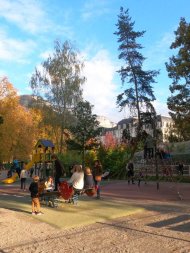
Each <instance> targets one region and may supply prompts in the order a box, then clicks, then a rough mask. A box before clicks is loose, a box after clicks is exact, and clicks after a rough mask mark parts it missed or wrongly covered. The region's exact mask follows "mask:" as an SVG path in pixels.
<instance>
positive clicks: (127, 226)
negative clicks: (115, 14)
mask: <svg viewBox="0 0 190 253" xmlns="http://www.w3.org/2000/svg"><path fill="white" fill-rule="evenodd" d="M176 187H177V188H176ZM188 188H189V186H188V184H185V183H184V184H180V185H179V186H177V185H175V184H173V183H168V182H167V183H162V182H160V189H159V190H157V189H156V183H155V182H148V183H147V184H146V185H145V184H144V183H142V184H141V186H140V187H138V186H137V184H134V185H132V184H131V185H128V183H127V181H124V180H123V181H105V182H104V181H103V182H102V199H101V200H97V199H95V198H94V197H92V198H89V197H88V196H81V197H80V199H79V204H78V205H77V206H75V205H69V204H66V203H63V204H62V205H60V206H59V207H58V208H52V207H47V206H45V205H42V211H43V212H44V215H42V216H34V217H33V216H31V203H30V202H31V200H30V196H29V192H28V191H26V192H23V191H22V192H21V191H20V189H19V185H18V182H16V183H14V184H1V193H0V199H1V201H0V212H1V218H0V222H1V240H0V250H1V251H0V252H27V253H28V252H95V251H97V250H98V251H99V252H176V253H177V252H190V240H189V239H188V238H189V235H190V226H189V224H190V216H189V211H190V210H189V209H190V208H189V203H190V196H189V189H188ZM179 189H180V192H181V195H182V196H183V198H182V200H180V199H179V196H178V194H177V190H179ZM7 234H8V235H9V236H7ZM23 236H24V240H23Z"/></svg>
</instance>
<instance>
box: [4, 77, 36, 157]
mask: <svg viewBox="0 0 190 253" xmlns="http://www.w3.org/2000/svg"><path fill="white" fill-rule="evenodd" d="M0 114H1V115H2V116H3V120H4V122H3V124H1V125H0V132H1V138H0V140H1V145H0V161H10V160H11V159H12V157H13V156H17V158H18V159H28V158H29V155H30V154H31V153H32V149H33V146H34V142H35V134H36V130H37V128H36V127H35V122H34V121H33V114H32V113H31V112H30V111H29V110H26V108H24V107H23V106H21V105H20V103H19V99H18V95H17V93H16V90H15V89H14V87H13V86H12V84H11V83H10V82H9V81H8V79H7V78H3V79H1V80H0Z"/></svg>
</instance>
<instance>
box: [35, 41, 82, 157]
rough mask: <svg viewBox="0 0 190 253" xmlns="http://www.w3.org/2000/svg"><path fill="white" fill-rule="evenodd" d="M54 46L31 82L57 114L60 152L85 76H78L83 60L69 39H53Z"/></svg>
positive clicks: (36, 91) (80, 94) (79, 98)
mask: <svg viewBox="0 0 190 253" xmlns="http://www.w3.org/2000/svg"><path fill="white" fill-rule="evenodd" d="M54 49H55V51H54V53H53V56H49V58H48V59H47V60H46V61H44V62H43V63H42V66H43V72H42V71H40V70H37V69H36V70H35V73H34V74H33V76H32V78H31V82H30V83H31V87H32V89H33V91H34V94H35V95H41V97H43V98H45V99H47V101H48V104H49V106H51V107H52V108H53V110H54V111H55V112H56V113H57V114H58V115H59V117H58V118H59V124H60V128H61V134H60V150H59V152H60V153H61V152H62V150H63V143H64V140H63V138H64V129H65V127H66V126H67V124H68V122H67V120H68V115H69V114H70V113H71V110H72V108H74V107H75V106H76V104H77V103H78V101H80V100H81V99H82V98H81V97H82V84H83V83H84V81H85V78H84V77H83V76H81V70H82V68H83V63H81V61H80V60H79V57H78V54H77V52H76V50H75V49H74V48H73V47H72V45H71V43H69V42H68V41H66V42H65V43H63V44H61V43H60V42H59V41H56V42H55V47H54Z"/></svg>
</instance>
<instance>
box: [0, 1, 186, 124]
mask: <svg viewBox="0 0 190 253" xmlns="http://www.w3.org/2000/svg"><path fill="white" fill-rule="evenodd" d="M121 6H122V7H123V8H124V9H129V15H130V16H131V18H132V21H135V25H134V30H135V31H142V30H145V31H146V33H145V34H144V36H143V38H141V39H140V41H138V42H140V43H141V45H142V46H143V47H144V48H143V50H142V52H141V53H142V54H143V56H144V57H146V58H147V59H146V61H145V62H144V69H145V70H160V74H159V76H158V77H157V78H156V81H157V83H156V84H153V90H154V94H155V97H156V101H155V102H154V105H155V108H156V111H157V113H158V114H162V115H164V116H167V115H168V109H167V105H166V102H167V98H168V96H170V91H169V85H170V84H171V82H172V80H171V79H169V78H168V75H167V72H166V69H165V62H167V61H168V60H169V57H171V56H172V55H173V54H175V52H173V51H172V50H171V49H170V45H171V43H172V42H173V41H174V39H175V37H174V31H175V30H176V29H177V27H178V25H179V22H180V18H181V17H184V18H185V19H186V21H187V22H188V23H189V22H190V12H189V10H190V1H189V0H172V1H166V0H53V1H52V0H0V76H1V77H3V76H7V77H8V79H9V81H10V82H11V83H12V84H13V86H14V87H15V88H16V89H17V90H18V93H19V94H20V95H23V94H31V93H32V91H31V88H30V85H29V83H30V78H31V76H32V73H33V72H34V70H35V67H37V66H40V64H41V63H42V62H43V61H44V60H46V59H47V57H48V56H49V54H51V53H52V51H53V50H54V41H55V40H57V39H58V40H60V41H62V42H63V43H64V42H65V41H66V40H69V41H71V42H72V43H73V44H74V45H75V46H76V48H77V49H78V50H79V51H80V55H81V60H82V61H83V62H84V65H85V67H84V75H85V77H86V79H87V81H86V83H85V84H84V87H83V90H84V92H83V97H84V99H85V100H88V101H89V102H90V103H91V104H92V105H94V108H93V113H96V114H97V115H100V116H105V117H108V118H109V119H110V120H111V121H113V122H116V123H117V122H118V121H119V120H121V119H123V118H125V117H128V116H129V111H128V109H127V108H126V109H125V110H124V111H122V112H119V108H118V107H117V105H116V97H117V95H118V94H120V93H121V91H122V90H123V89H124V87H122V85H121V80H120V76H119V75H118V73H117V70H119V69H120V68H121V66H122V65H123V62H122V61H121V60H119V59H118V55H119V52H118V46H119V44H118V42H117V36H116V35H114V32H115V31H117V27H116V23H117V20H118V15H119V12H120V7H121Z"/></svg>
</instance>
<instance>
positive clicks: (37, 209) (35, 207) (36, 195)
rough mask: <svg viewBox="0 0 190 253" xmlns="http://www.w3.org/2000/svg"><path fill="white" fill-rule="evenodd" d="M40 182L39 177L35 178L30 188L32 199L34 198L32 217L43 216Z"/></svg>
mask: <svg viewBox="0 0 190 253" xmlns="http://www.w3.org/2000/svg"><path fill="white" fill-rule="evenodd" d="M38 182H39V177H38V176H34V177H33V182H32V183H31V184H30V187H29V191H30V192H31V198H32V215H41V214H42V212H41V211H40V200H39V193H38Z"/></svg>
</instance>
